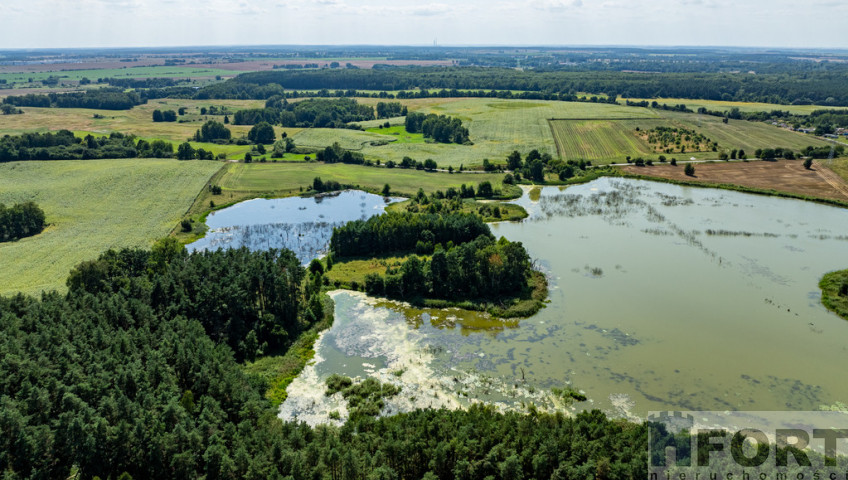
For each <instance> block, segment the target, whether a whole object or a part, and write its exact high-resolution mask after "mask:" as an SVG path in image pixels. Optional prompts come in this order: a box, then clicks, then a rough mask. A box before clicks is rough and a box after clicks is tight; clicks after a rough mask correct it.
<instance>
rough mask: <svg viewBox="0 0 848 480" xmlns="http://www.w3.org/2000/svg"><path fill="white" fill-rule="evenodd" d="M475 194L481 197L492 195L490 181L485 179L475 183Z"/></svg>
mask: <svg viewBox="0 0 848 480" xmlns="http://www.w3.org/2000/svg"><path fill="white" fill-rule="evenodd" d="M477 195H478V196H481V197H483V198H491V197H492V195H494V192H493V191H492V182H490V181H488V180H486V181H485V182H480V183H479V184H478V185H477Z"/></svg>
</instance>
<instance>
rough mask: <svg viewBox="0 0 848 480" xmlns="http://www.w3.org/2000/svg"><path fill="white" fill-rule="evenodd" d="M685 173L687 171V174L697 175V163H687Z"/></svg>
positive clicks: (684, 168)
mask: <svg viewBox="0 0 848 480" xmlns="http://www.w3.org/2000/svg"><path fill="white" fill-rule="evenodd" d="M683 173H685V174H686V175H688V176H690V177H694V176H695V165H692V164H691V163H687V164H686V166H685V167H683Z"/></svg>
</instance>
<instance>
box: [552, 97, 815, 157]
mask: <svg viewBox="0 0 848 480" xmlns="http://www.w3.org/2000/svg"><path fill="white" fill-rule="evenodd" d="M631 108H633V107H631ZM652 111H653V110H652ZM653 112H655V113H656V114H657V117H654V118H638V119H637V118H631V119H615V120H584V119H560V120H552V121H550V128H551V131H552V134H553V136H554V138H555V140H556V142H557V148H558V151H559V154H560V155H561V156H562V158H565V159H581V158H582V159H585V160H591V161H592V162H593V163H596V164H603V163H622V162H624V160H625V157H627V156H630V157H644V158H645V159H653V160H657V158H658V157H659V155H660V154H659V153H656V152H654V151H653V148H652V147H651V145H649V144H648V143H647V142H646V141H645V140H644V139H642V138H640V137H639V136H638V135H637V132H636V128H640V129H641V130H649V129H651V128H654V127H657V126H666V127H683V128H686V129H689V130H694V131H696V132H698V133H702V134H703V135H705V136H706V137H708V138H709V139H711V140H712V141H715V142H717V143H718V152H687V153H680V152H674V153H670V154H668V153H666V154H664V155H665V156H666V157H669V158H671V157H677V158H678V159H687V160H688V159H689V158H692V157H694V158H696V159H698V160H715V159H718V155H719V152H721V151H726V152H730V151H731V150H734V149H742V150H745V152H746V153H747V154H748V156H749V157H751V156H753V153H754V151H755V150H756V149H758V148H774V147H785V148H791V149H794V150H796V151H797V150H801V149H802V148H805V147H807V146H808V145H813V146H821V145H828V143H827V142H825V141H824V140H821V139H819V138H816V137H813V136H810V135H805V134H802V133H798V132H793V131H789V130H786V129H782V128H778V127H775V126H772V125H768V124H765V123H762V122H748V121H745V120H730V121H729V122H728V123H723V122H722V120H721V118H718V117H713V116H708V115H697V114H691V113H679V112H670V111H664V110H655V111H653Z"/></svg>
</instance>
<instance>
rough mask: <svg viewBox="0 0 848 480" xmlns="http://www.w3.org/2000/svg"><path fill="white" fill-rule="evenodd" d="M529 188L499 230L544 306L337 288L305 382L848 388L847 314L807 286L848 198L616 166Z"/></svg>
mask: <svg viewBox="0 0 848 480" xmlns="http://www.w3.org/2000/svg"><path fill="white" fill-rule="evenodd" d="M532 198H533V199H532V200H531V197H530V196H528V195H525V196H524V197H523V198H522V199H520V200H519V201H518V203H520V204H521V205H523V206H524V207H525V208H526V209H527V210H528V212H530V214H531V216H530V218H529V219H528V220H526V221H524V222H522V223H502V224H496V225H493V231H494V233H495V234H496V235H498V236H500V235H503V236H505V237H507V238H509V239H510V240H517V241H521V242H523V243H524V245H525V246H526V247H527V249H528V251H529V252H530V254H531V257H533V259H534V260H535V261H536V263H537V265H538V266H540V267H541V268H542V270H544V271H545V272H546V273H547V274H548V275H549V278H550V288H551V291H550V303H549V304H548V306H547V308H545V309H543V310H542V311H541V312H540V313H538V314H537V315H535V316H533V317H531V318H529V319H522V320H521V321H520V322H509V323H502V322H500V321H498V320H497V319H491V318H480V317H479V316H477V315H476V314H471V313H465V314H463V315H459V314H457V312H446V311H421V310H415V309H411V308H408V307H407V306H403V305H399V304H395V303H392V302H376V301H373V300H368V299H366V298H364V297H363V296H361V295H355V294H351V293H344V292H337V293H335V294H334V297H335V299H336V303H337V306H336V324H335V325H334V327H333V328H332V329H331V330H330V331H328V332H327V334H326V335H325V336H324V337H322V340H321V341H319V342H318V350H317V352H318V355H319V361H318V362H317V363H316V364H315V365H314V366H313V367H311V369H312V372H311V374H312V375H313V377H314V378H312V389H313V390H315V389H319V388H321V387H320V385H318V383H320V381H321V379H322V378H325V377H326V376H327V375H329V374H330V373H332V372H341V373H345V374H348V375H351V376H356V375H360V376H366V375H371V376H376V377H379V378H381V379H382V380H384V381H391V382H393V383H397V384H400V385H405V386H406V387H405V390H404V392H403V393H402V394H401V395H400V397H404V395H406V397H405V398H402V399H398V400H396V403H395V404H394V405H391V406H390V408H391V409H393V411H395V410H404V409H409V408H413V407H414V406H427V405H428V403H427V401H429V402H430V403H432V402H433V400H432V399H433V398H438V399H439V402H443V403H445V406H455V405H456V404H459V405H465V404H468V403H469V402H471V401H474V400H475V399H479V400H482V401H486V402H490V403H493V404H495V405H499V406H501V407H502V408H523V407H522V402H524V405H526V404H528V403H531V402H532V403H534V404H536V405H539V406H541V407H544V408H566V406H564V405H562V404H560V403H559V402H557V401H556V400H555V399H552V396H551V395H550V394H549V391H550V390H549V389H550V388H552V387H562V386H564V385H573V386H574V387H576V388H577V389H580V390H583V391H585V392H586V393H587V395H588V397H589V401H587V402H581V403H577V404H574V405H572V406H570V407H568V408H572V409H573V408H602V409H604V410H607V411H608V412H610V413H613V414H617V415H630V416H633V415H635V416H644V415H645V414H646V412H648V411H650V410H667V409H687V410H726V409H727V410H780V409H792V410H810V409H817V408H818V407H819V406H820V405H825V404H833V403H835V402H837V401H843V402H845V401H848V382H845V381H844V379H843V377H842V370H843V363H844V361H845V360H846V359H848V321H845V320H842V319H840V318H838V317H837V316H835V315H833V314H831V313H829V312H828V311H827V310H826V309H825V308H824V307H823V306H821V304H820V301H819V290H818V288H817V283H818V280H819V279H820V277H821V276H822V275H823V274H824V273H825V272H827V271H830V270H834V269H838V268H845V267H848V210H844V209H838V208H834V207H828V206H823V205H817V204H813V203H809V202H801V201H795V200H787V199H780V198H772V197H764V196H754V195H747V194H741V193H737V192H729V191H721V190H711V189H694V188H688V187H680V186H675V185H667V184H660V183H652V182H645V181H634V180H623V179H600V180H597V181H594V182H592V183H589V184H586V185H580V186H574V187H569V188H568V189H560V188H556V187H548V188H544V189H542V191H541V195H540V196H536V195H533V197H532ZM431 317H436V318H435V319H434V318H431ZM375 345H379V347H377V348H371V347H374V346H375ZM369 348H371V350H369ZM322 359H323V360H322ZM362 363H366V364H368V365H369V366H367V367H363V366H362ZM404 365H406V367H404ZM404 368H405V370H404ZM392 372H394V373H392ZM296 383H297V382H296ZM308 383H309V382H304V383H301V384H298V385H295V384H293V386H294V387H295V391H296V392H297V391H299V392H301V393H304V392H306V391H308V390H309V386H308ZM316 385H318V386H316ZM298 389H299V390H298ZM290 393H291V390H290ZM296 396H297V395H295V397H296ZM409 397H413V399H412V400H410V399H409ZM290 398H292V396H290ZM422 399H425V400H422ZM436 406H439V404H438V402H437V405H436ZM285 409H286V406H285V405H284V410H285ZM295 410H297V409H295ZM319 410H320V408H319ZM300 411H301V413H303V409H301V410H300ZM284 416H285V415H284Z"/></svg>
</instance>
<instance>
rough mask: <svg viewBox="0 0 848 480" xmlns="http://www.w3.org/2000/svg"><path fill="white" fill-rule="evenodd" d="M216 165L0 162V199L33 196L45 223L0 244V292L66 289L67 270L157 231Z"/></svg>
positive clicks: (167, 226)
mask: <svg viewBox="0 0 848 480" xmlns="http://www.w3.org/2000/svg"><path fill="white" fill-rule="evenodd" d="M220 167H221V164H220V163H218V162H208V161H207V162H202V161H191V162H180V161H177V160H152V159H131V160H87V161H50V162H35V161H31V162H11V163H3V164H0V202H2V203H5V204H7V205H8V204H13V203H16V202H23V201H28V200H32V201H34V202H36V203H37V204H39V205H40V206H41V208H42V209H43V210H44V212H45V213H46V216H47V222H48V224H49V226H48V227H47V229H46V230H45V231H44V232H42V233H41V234H39V235H36V236H34V237H29V238H25V239H22V240H20V241H17V242H11V243H2V244H0V272H3V273H2V277H0V278H2V280H0V295H8V294H11V293H14V292H18V291H22V292H25V293H30V294H37V293H38V292H40V291H41V290H51V289H60V290H64V285H65V279H66V278H67V276H68V272H69V271H70V269H71V268H72V267H73V266H75V265H76V264H78V263H79V262H81V261H83V260H89V259H92V258H95V257H96V256H97V255H99V254H100V253H101V252H103V251H104V250H106V249H109V248H120V247H132V246H137V247H147V246H149V245H150V244H151V243H152V242H153V241H154V240H155V239H157V238H160V237H163V236H165V235H167V234H168V232H170V231H171V229H172V228H173V227H174V225H176V224H177V222H178V221H179V219H180V218H181V217H182V215H183V214H184V213H185V211H186V210H187V209H188V208H189V206H190V205H191V204H192V202H193V200H194V198H195V196H196V195H197V193H198V192H199V191H200V190H201V189H202V188H203V185H204V184H205V183H206V181H207V180H208V179H209V177H210V176H211V175H212V174H213V173H215V172H216V171H217V170H218V169H219V168H220Z"/></svg>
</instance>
